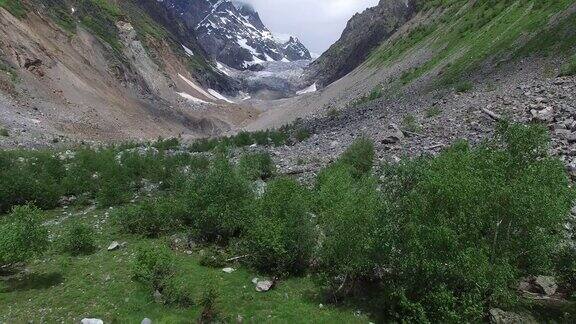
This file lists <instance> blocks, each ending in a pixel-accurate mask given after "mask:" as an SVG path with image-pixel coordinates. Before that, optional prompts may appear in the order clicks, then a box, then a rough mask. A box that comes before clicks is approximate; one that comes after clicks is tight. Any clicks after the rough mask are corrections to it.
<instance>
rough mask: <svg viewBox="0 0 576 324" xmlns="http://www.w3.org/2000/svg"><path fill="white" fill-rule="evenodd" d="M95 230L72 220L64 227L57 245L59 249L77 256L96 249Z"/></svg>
mask: <svg viewBox="0 0 576 324" xmlns="http://www.w3.org/2000/svg"><path fill="white" fill-rule="evenodd" d="M95 236H96V232H95V231H94V229H93V228H92V227H90V226H87V225H84V224H81V223H78V222H74V223H72V225H69V226H68V228H66V230H65V232H64V234H63V235H62V237H60V239H59V242H58V245H59V248H60V251H62V252H65V253H69V254H70V255H73V256H77V255H82V254H91V253H93V252H94V251H96V248H97V247H96V239H95Z"/></svg>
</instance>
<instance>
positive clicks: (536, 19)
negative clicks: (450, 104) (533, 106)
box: [369, 0, 576, 86]
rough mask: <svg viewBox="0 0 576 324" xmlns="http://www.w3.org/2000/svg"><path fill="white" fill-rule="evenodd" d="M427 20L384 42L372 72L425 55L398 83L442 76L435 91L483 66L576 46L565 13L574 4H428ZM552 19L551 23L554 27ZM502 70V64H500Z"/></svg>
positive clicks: (491, 0) (459, 0)
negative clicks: (413, 55)
mask: <svg viewBox="0 0 576 324" xmlns="http://www.w3.org/2000/svg"><path fill="white" fill-rule="evenodd" d="M422 3H425V4H423V5H422V8H423V9H422V10H427V11H428V12H427V13H426V14H430V16H432V17H434V16H436V14H437V13H439V12H441V15H440V16H439V17H438V16H436V18H433V19H426V20H424V21H423V22H422V24H420V25H419V26H417V27H416V28H413V29H412V30H410V31H409V32H408V33H406V34H404V35H400V37H397V38H395V39H393V40H391V41H390V42H384V43H383V44H382V45H381V46H380V47H379V48H378V49H376V50H374V51H373V52H372V54H371V57H370V59H369V62H370V63H371V64H372V65H375V66H388V67H391V66H393V65H394V64H396V63H397V62H398V61H400V60H402V59H403V57H405V56H407V55H409V54H410V53H414V52H417V51H421V50H423V49H426V50H428V51H430V52H431V53H432V55H431V57H430V59H428V60H426V61H425V62H422V63H421V64H420V65H418V66H415V67H412V68H411V69H410V70H406V71H404V74H403V76H402V78H401V79H400V80H399V82H401V83H402V84H409V83H411V82H413V81H414V80H417V79H418V78H420V77H422V76H424V75H426V74H427V73H434V72H435V71H440V72H439V75H438V78H435V79H436V81H435V85H437V86H453V85H455V84H457V83H458V82H459V81H460V80H462V78H463V77H466V76H467V75H470V74H471V73H473V72H474V70H475V69H478V68H479V67H480V66H483V65H484V64H485V63H486V62H497V61H500V62H507V61H509V60H510V58H519V57H525V56H528V55H534V54H550V53H555V52H556V53H558V52H564V53H566V52H568V51H569V50H571V49H572V48H573V46H574V44H575V42H576V33H575V32H574V27H575V24H574V21H576V20H574V16H575V15H574V14H573V13H572V14H564V15H562V14H560V13H562V12H565V10H566V9H567V8H569V6H570V5H572V1H570V0H557V1H548V2H542V1H534V0H482V1H475V2H474V3H470V2H469V1H464V0H439V1H427V2H422ZM550 17H555V18H557V19H555V20H554V24H551V23H550ZM498 64H500V63H498Z"/></svg>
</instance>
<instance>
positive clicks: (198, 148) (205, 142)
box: [189, 138, 219, 152]
mask: <svg viewBox="0 0 576 324" xmlns="http://www.w3.org/2000/svg"><path fill="white" fill-rule="evenodd" d="M218 144H219V141H218V139H208V138H203V139H199V140H197V141H195V142H194V143H192V144H190V147H189V149H190V151H192V152H210V151H212V150H213V149H215V148H216V147H217V146H218Z"/></svg>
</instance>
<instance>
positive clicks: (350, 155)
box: [339, 137, 374, 177]
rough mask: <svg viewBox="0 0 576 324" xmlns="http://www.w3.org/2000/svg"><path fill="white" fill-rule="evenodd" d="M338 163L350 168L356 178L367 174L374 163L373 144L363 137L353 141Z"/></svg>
mask: <svg viewBox="0 0 576 324" xmlns="http://www.w3.org/2000/svg"><path fill="white" fill-rule="evenodd" d="M339 161H340V162H342V163H345V164H347V165H349V166H351V167H352V168H353V170H354V172H353V173H354V176H356V177H360V176H362V175H365V174H369V173H370V171H372V165H373V163H374V143H373V142H372V141H371V140H369V139H367V138H364V137H361V138H359V139H357V140H355V141H354V143H352V145H350V147H349V148H348V149H347V150H346V151H345V152H344V153H343V154H342V156H341V157H340V159H339Z"/></svg>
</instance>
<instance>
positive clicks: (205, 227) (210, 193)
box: [184, 157, 253, 242]
mask: <svg viewBox="0 0 576 324" xmlns="http://www.w3.org/2000/svg"><path fill="white" fill-rule="evenodd" d="M184 199H186V201H187V208H188V210H189V211H190V213H189V214H188V217H187V219H186V221H187V223H188V224H189V225H191V226H192V229H193V230H194V231H195V234H196V235H197V236H198V238H200V239H204V240H207V241H210V242H214V241H227V240H228V239H229V238H231V237H233V236H237V235H238V234H240V232H241V230H242V228H243V227H244V226H245V224H246V221H247V219H248V211H249V206H250V205H251V203H252V201H253V193H252V190H251V188H250V186H249V184H248V182H247V181H246V180H245V179H244V178H242V177H241V176H240V175H239V174H238V173H237V172H236V170H234V168H233V167H232V166H231V165H230V163H229V162H228V160H227V159H226V158H224V157H219V158H217V159H216V160H215V161H214V162H213V165H212V167H211V168H210V170H209V171H208V172H207V173H206V174H203V175H200V176H199V177H198V178H196V179H194V180H193V181H192V183H191V184H190V185H189V188H188V189H187V190H186V193H185V197H184Z"/></svg>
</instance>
